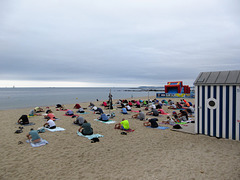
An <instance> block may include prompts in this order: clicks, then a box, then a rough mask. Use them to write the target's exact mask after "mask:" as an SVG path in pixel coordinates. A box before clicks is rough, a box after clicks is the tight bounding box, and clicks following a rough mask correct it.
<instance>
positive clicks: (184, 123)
mask: <svg viewBox="0 0 240 180" xmlns="http://www.w3.org/2000/svg"><path fill="white" fill-rule="evenodd" d="M176 124H187V122H180V123H176Z"/></svg>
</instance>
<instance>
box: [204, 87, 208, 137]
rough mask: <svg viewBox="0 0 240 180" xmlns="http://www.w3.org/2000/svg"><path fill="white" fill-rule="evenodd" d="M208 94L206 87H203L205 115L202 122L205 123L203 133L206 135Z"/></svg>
mask: <svg viewBox="0 0 240 180" xmlns="http://www.w3.org/2000/svg"><path fill="white" fill-rule="evenodd" d="M208 94H209V92H208V86H205V97H204V99H205V110H204V111H205V114H204V116H205V119H204V121H205V123H204V124H205V127H204V129H205V130H204V132H205V134H206V135H207V133H208V121H207V115H208V107H207V100H208Z"/></svg>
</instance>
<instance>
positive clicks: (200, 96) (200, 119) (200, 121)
mask: <svg viewBox="0 0 240 180" xmlns="http://www.w3.org/2000/svg"><path fill="white" fill-rule="evenodd" d="M198 110H199V118H198V119H199V134H202V86H199V109H198Z"/></svg>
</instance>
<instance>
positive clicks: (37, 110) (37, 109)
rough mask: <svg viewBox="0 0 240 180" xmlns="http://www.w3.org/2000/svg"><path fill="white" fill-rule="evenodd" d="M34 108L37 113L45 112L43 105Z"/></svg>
mask: <svg viewBox="0 0 240 180" xmlns="http://www.w3.org/2000/svg"><path fill="white" fill-rule="evenodd" d="M34 110H35V112H36V113H39V112H44V110H43V108H41V107H35V108H34Z"/></svg>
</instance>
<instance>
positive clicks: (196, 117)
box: [195, 86, 199, 133]
mask: <svg viewBox="0 0 240 180" xmlns="http://www.w3.org/2000/svg"><path fill="white" fill-rule="evenodd" d="M198 110H199V107H198V87H197V86H196V87H195V133H197V130H198V128H199V127H198V121H199V119H198V118H199V117H198Z"/></svg>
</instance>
